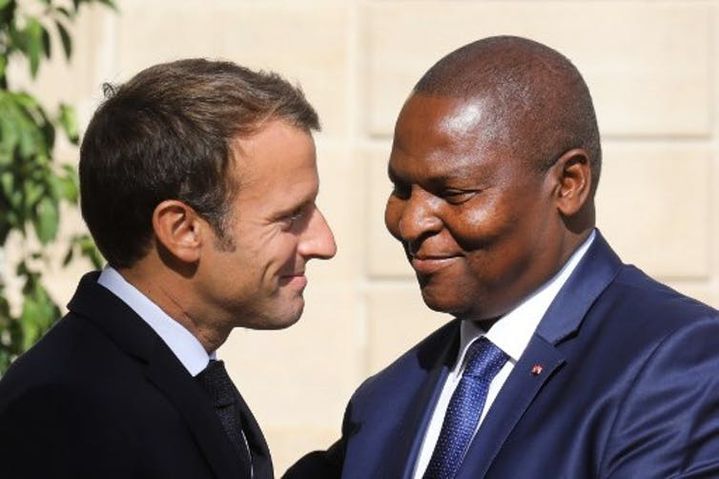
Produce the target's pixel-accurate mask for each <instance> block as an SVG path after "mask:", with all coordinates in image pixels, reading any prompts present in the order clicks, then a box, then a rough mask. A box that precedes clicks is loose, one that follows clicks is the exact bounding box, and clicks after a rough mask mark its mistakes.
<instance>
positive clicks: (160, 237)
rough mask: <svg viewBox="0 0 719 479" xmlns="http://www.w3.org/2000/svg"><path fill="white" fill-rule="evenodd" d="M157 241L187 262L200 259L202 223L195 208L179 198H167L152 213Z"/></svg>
mask: <svg viewBox="0 0 719 479" xmlns="http://www.w3.org/2000/svg"><path fill="white" fill-rule="evenodd" d="M152 228H153V230H154V233H155V241H157V242H158V243H159V245H158V246H160V245H161V247H162V248H164V249H165V250H166V251H167V252H168V253H170V254H172V255H173V256H174V257H176V258H177V259H178V260H180V261H182V262H185V263H195V262H197V261H198V260H199V259H200V246H201V245H202V231H201V230H202V225H201V220H200V217H199V216H198V215H197V213H196V212H195V210H194V209H193V208H192V207H190V206H188V205H187V204H185V203H183V202H182V201H179V200H165V201H163V202H161V203H160V204H158V205H157V206H156V207H155V211H154V212H153V214H152Z"/></svg>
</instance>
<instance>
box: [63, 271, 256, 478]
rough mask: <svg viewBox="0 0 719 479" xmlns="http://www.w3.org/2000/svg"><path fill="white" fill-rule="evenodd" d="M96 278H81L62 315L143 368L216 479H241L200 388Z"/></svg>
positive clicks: (236, 462)
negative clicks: (79, 320) (92, 329)
mask: <svg viewBox="0 0 719 479" xmlns="http://www.w3.org/2000/svg"><path fill="white" fill-rule="evenodd" d="M98 276H99V273H98V272H94V273H88V274H86V275H85V276H84V277H83V278H82V280H81V281H80V285H79V286H78V289H77V292H76V293H75V295H74V297H73V298H72V300H71V301H70V303H69V304H68V309H69V310H70V311H71V312H73V313H75V314H77V315H79V316H82V317H84V318H86V319H87V320H89V321H90V322H91V323H92V324H94V325H95V326H96V327H98V328H99V329H100V330H101V331H103V333H104V334H106V335H107V336H108V337H109V338H110V339H111V340H112V341H113V342H114V343H115V344H116V345H117V346H118V347H119V348H120V349H121V350H122V351H124V352H125V353H126V354H128V355H130V356H132V357H134V358H136V359H138V360H139V361H140V362H141V363H143V367H144V371H145V375H146V377H147V379H148V380H149V381H150V382H151V383H152V384H153V385H154V386H155V387H157V389H159V390H160V391H161V392H162V393H163V394H164V395H165V397H166V398H167V400H168V401H169V402H171V403H172V404H173V405H174V406H175V407H176V408H177V410H178V412H179V413H180V415H181V416H182V417H183V418H184V419H185V420H186V421H187V423H188V426H189V429H190V431H191V432H192V434H193V435H194V436H195V439H196V442H197V445H198V447H199V448H200V449H201V450H202V452H203V453H204V455H205V457H206V458H207V460H208V463H209V464H210V466H211V467H212V469H213V470H214V471H215V473H216V475H217V477H219V478H227V479H229V478H237V477H243V472H242V469H241V464H240V461H239V460H238V458H237V455H236V454H235V452H234V451H233V450H232V445H231V443H230V441H229V440H227V438H226V435H225V432H224V431H223V430H222V426H221V424H220V422H219V420H218V419H217V416H216V414H215V411H214V410H213V408H212V406H211V404H210V402H209V401H208V400H207V398H206V396H205V395H204V393H203V391H202V389H201V388H200V386H199V385H198V384H197V383H196V382H195V380H194V378H193V377H192V376H190V374H189V373H188V372H187V370H186V369H185V368H184V366H183V365H182V364H181V363H180V361H179V360H178V359H177V358H176V357H175V355H174V354H173V353H172V351H170V349H169V348H168V347H167V345H165V343H164V342H162V340H161V339H160V337H159V336H157V334H156V333H155V332H154V331H153V330H152V328H150V326H148V325H147V323H145V322H144V321H143V320H142V319H141V318H140V317H139V316H137V314H136V313H135V312H134V311H133V310H132V309H131V308H130V307H129V306H127V305H126V304H125V303H123V302H122V301H121V300H120V299H119V298H117V297H116V296H115V295H113V294H112V293H111V292H110V291H108V290H107V289H105V288H104V287H102V286H100V285H99V284H97V278H98Z"/></svg>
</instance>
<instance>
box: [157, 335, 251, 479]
mask: <svg viewBox="0 0 719 479" xmlns="http://www.w3.org/2000/svg"><path fill="white" fill-rule="evenodd" d="M165 348H166V346H165V344H164V343H162V344H158V345H157V348H156V351H155V352H154V354H152V355H151V357H150V358H149V361H148V364H147V367H146V370H145V372H146V375H147V378H148V379H149V380H150V382H152V383H153V384H154V385H155V386H156V387H157V388H158V389H159V390H161V391H162V392H163V393H164V394H165V397H166V398H167V399H168V400H169V401H170V402H172V403H173V405H174V406H175V407H176V408H177V410H178V411H179V412H180V414H181V415H182V417H183V418H184V419H185V421H186V422H187V423H188V426H189V428H190V431H191V432H192V434H193V436H194V437H195V440H196V441H195V442H196V443H197V446H198V447H199V448H200V450H201V451H202V452H203V454H204V455H205V458H206V459H207V462H208V463H209V464H210V466H211V467H212V469H213V470H214V471H215V474H216V475H217V477H218V478H227V479H230V478H241V477H246V474H245V473H244V471H245V469H244V468H243V467H242V465H241V462H240V460H239V457H238V455H237V453H236V452H235V451H234V450H233V449H232V446H231V443H230V441H228V440H227V437H226V434H225V432H224V430H222V426H221V424H220V422H219V420H218V419H217V415H216V414H215V411H214V410H213V409H212V406H211V405H210V403H209V402H208V400H207V397H206V396H205V395H203V393H202V390H201V389H200V387H199V386H198V385H197V384H196V383H195V381H194V379H193V378H192V376H190V375H189V373H188V372H187V371H186V370H185V369H184V367H183V366H182V364H180V363H179V361H178V360H177V359H176V358H175V357H174V356H173V355H172V353H171V352H170V351H169V350H167V351H163V349H165Z"/></svg>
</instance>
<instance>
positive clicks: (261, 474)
mask: <svg viewBox="0 0 719 479" xmlns="http://www.w3.org/2000/svg"><path fill="white" fill-rule="evenodd" d="M237 394H238V396H239V402H240V411H241V414H242V430H243V431H244V433H245V438H246V439H247V443H248V445H249V446H250V451H251V452H252V467H253V478H254V479H272V478H273V477H274V472H273V470H272V459H271V457H270V449H269V447H268V446H267V441H265V436H264V435H263V434H262V430H261V429H260V425H259V424H257V420H256V419H255V416H254V415H253V414H252V411H250V408H249V407H248V406H247V403H246V402H245V399H244V398H243V397H242V394H240V392H239V391H237Z"/></svg>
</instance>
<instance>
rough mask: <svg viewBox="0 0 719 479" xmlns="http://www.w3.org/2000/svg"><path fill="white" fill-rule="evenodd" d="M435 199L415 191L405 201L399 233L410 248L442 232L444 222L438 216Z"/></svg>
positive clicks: (422, 192) (423, 192) (400, 218)
mask: <svg viewBox="0 0 719 479" xmlns="http://www.w3.org/2000/svg"><path fill="white" fill-rule="evenodd" d="M435 199H436V198H434V197H433V196H432V195H431V194H429V193H427V192H425V191H417V190H415V191H413V192H412V193H411V194H410V196H409V198H407V200H405V202H404V207H403V208H402V211H401V214H400V216H399V224H398V231H399V235H400V238H401V239H402V240H403V241H406V242H407V243H408V244H409V245H410V246H411V245H412V244H413V243H416V242H419V241H421V240H423V239H424V238H426V237H427V236H431V235H432V234H434V233H437V232H438V231H439V230H441V228H442V220H441V219H440V218H439V217H438V216H437V214H436V211H435V209H436V208H435V204H434V203H435V201H433V200H435Z"/></svg>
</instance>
